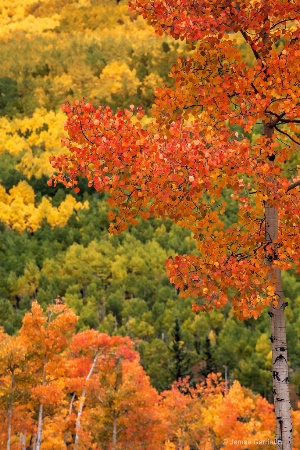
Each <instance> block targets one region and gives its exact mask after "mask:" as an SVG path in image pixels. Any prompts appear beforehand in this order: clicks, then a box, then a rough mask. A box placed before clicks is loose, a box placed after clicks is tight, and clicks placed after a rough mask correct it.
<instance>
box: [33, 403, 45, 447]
mask: <svg viewBox="0 0 300 450" xmlns="http://www.w3.org/2000/svg"><path fill="white" fill-rule="evenodd" d="M43 409H44V405H43V404H42V403H40V407H39V418H38V430H37V437H36V444H35V450H40V449H41V444H42V433H43Z"/></svg>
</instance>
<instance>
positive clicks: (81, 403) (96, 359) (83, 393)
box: [73, 352, 100, 450]
mask: <svg viewBox="0 0 300 450" xmlns="http://www.w3.org/2000/svg"><path fill="white" fill-rule="evenodd" d="M99 354H100V353H99V352H98V353H97V354H96V356H95V358H94V361H93V364H92V366H91V368H90V371H89V373H88V375H87V377H86V379H85V381H89V379H90V378H91V376H92V373H93V371H94V369H95V367H96V364H97V361H98V357H99ZM85 397H86V387H84V388H83V391H82V394H81V398H80V403H79V408H78V413H77V417H76V425H75V430H76V431H75V432H76V435H75V442H74V449H73V450H78V444H79V431H80V425H81V416H82V411H83V406H84V401H85Z"/></svg>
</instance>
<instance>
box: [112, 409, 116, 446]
mask: <svg viewBox="0 0 300 450" xmlns="http://www.w3.org/2000/svg"><path fill="white" fill-rule="evenodd" d="M116 446H117V415H116V414H114V419H113V435H112V450H116Z"/></svg>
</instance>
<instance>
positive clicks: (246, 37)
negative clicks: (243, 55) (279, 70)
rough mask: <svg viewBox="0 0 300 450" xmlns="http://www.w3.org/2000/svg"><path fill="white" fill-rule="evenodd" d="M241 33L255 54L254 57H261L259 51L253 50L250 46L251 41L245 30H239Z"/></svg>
mask: <svg viewBox="0 0 300 450" xmlns="http://www.w3.org/2000/svg"><path fill="white" fill-rule="evenodd" d="M241 34H242V36H243V38H244V39H245V41H246V42H247V44H248V45H250V48H251V50H252V52H253V55H254V56H255V59H261V58H260V56H259V53H258V52H257V51H256V50H254V48H253V47H252V45H251V43H250V41H249V38H248V36H247V33H246V31H244V30H241Z"/></svg>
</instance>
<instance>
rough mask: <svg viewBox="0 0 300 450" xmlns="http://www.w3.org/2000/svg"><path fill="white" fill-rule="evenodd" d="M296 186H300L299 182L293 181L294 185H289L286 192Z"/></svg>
mask: <svg viewBox="0 0 300 450" xmlns="http://www.w3.org/2000/svg"><path fill="white" fill-rule="evenodd" d="M297 186H300V180H298V181H295V183H292V184H290V185H289V187H288V188H287V190H286V192H289V191H291V190H292V189H294V188H295V187H297Z"/></svg>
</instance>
